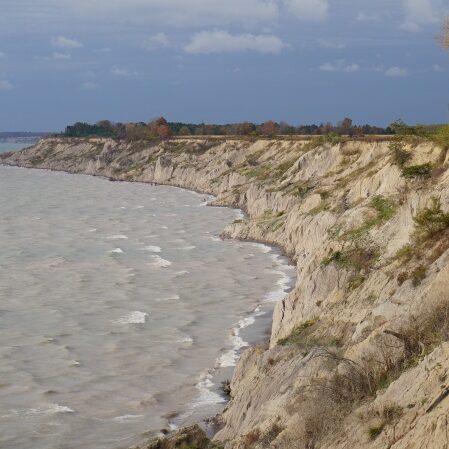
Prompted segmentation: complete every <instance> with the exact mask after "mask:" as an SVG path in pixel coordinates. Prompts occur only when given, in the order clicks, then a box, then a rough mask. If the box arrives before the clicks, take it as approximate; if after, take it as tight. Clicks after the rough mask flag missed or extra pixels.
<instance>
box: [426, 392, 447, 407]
mask: <svg viewBox="0 0 449 449" xmlns="http://www.w3.org/2000/svg"><path fill="white" fill-rule="evenodd" d="M448 396H449V388H445V389H444V390H443V391H442V392H441V394H440V395H439V396H438V397H437V398H436V399H435V400H434V401H433V402H432V404H431V405H430V407H429V408H428V409H427V410H426V413H430V412H431V411H432V410H433V409H434V408H435V407H436V406H437V405H438V404H440V402H441V401H442V400H443V399H444V398H446V397H448Z"/></svg>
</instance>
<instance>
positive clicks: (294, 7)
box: [285, 0, 329, 21]
mask: <svg viewBox="0 0 449 449" xmlns="http://www.w3.org/2000/svg"><path fill="white" fill-rule="evenodd" d="M285 5H286V7H287V8H288V10H289V11H290V12H291V13H292V14H294V15H295V16H296V17H297V18H298V19H300V20H311V21H319V20H323V19H325V18H326V17H327V13H328V11H329V1H328V0H285Z"/></svg>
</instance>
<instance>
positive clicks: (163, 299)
mask: <svg viewBox="0 0 449 449" xmlns="http://www.w3.org/2000/svg"><path fill="white" fill-rule="evenodd" d="M178 299H181V297H180V296H179V295H172V296H168V297H167V298H161V299H159V301H177V300H178Z"/></svg>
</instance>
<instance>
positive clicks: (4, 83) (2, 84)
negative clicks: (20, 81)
mask: <svg viewBox="0 0 449 449" xmlns="http://www.w3.org/2000/svg"><path fill="white" fill-rule="evenodd" d="M12 88H13V85H12V84H11V83H10V82H9V81H8V80H2V79H0V90H12Z"/></svg>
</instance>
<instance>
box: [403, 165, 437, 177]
mask: <svg viewBox="0 0 449 449" xmlns="http://www.w3.org/2000/svg"><path fill="white" fill-rule="evenodd" d="M431 173H432V165H431V164H430V163H426V164H421V165H411V166H410V167H404V168H403V169H402V176H403V177H404V178H406V179H413V178H421V179H425V178H430V176H431Z"/></svg>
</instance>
